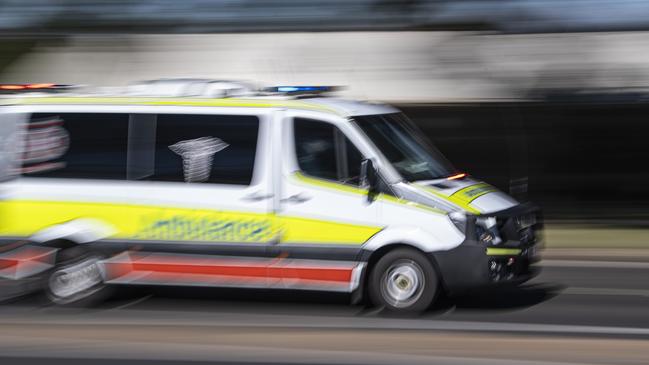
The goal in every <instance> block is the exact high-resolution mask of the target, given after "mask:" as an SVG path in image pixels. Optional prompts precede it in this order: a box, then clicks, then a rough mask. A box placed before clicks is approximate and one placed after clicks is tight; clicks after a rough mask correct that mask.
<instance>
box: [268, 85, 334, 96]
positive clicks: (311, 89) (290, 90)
mask: <svg viewBox="0 0 649 365" xmlns="http://www.w3.org/2000/svg"><path fill="white" fill-rule="evenodd" d="M336 90H338V87H336V86H273V87H268V88H265V89H264V91H266V92H271V93H282V94H319V93H327V92H332V91H336Z"/></svg>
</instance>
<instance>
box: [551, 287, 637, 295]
mask: <svg viewBox="0 0 649 365" xmlns="http://www.w3.org/2000/svg"><path fill="white" fill-rule="evenodd" d="M561 293H562V294H576V295H613V296H619V295H624V296H640V297H649V290H647V289H619V288H585V287H568V288H566V289H564V290H563V291H562V292H561Z"/></svg>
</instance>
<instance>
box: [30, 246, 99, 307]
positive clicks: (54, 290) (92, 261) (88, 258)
mask: <svg viewBox="0 0 649 365" xmlns="http://www.w3.org/2000/svg"><path fill="white" fill-rule="evenodd" d="M102 259H104V256H103V255H101V254H97V253H93V252H89V251H86V250H85V249H83V248H81V247H73V248H67V249H64V250H62V251H60V252H59V253H58V254H57V260H56V261H57V262H56V265H55V266H54V268H53V269H52V270H50V272H49V273H48V275H46V276H45V278H44V283H43V285H44V288H45V294H46V299H47V300H48V301H49V302H50V303H52V304H56V305H74V306H89V305H92V304H96V303H97V302H100V301H102V300H103V299H105V298H106V296H107V295H108V294H109V293H108V288H107V287H106V285H105V284H104V279H103V275H102V272H101V267H100V264H99V262H100V261H101V260H102Z"/></svg>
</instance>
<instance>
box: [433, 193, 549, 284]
mask: <svg viewBox="0 0 649 365" xmlns="http://www.w3.org/2000/svg"><path fill="white" fill-rule="evenodd" d="M525 214H535V215H536V216H537V223H536V224H535V225H534V226H533V227H532V229H533V233H534V234H533V236H534V238H533V239H530V238H529V237H527V235H529V232H530V231H529V230H526V231H525V233H526V237H524V239H519V238H518V236H517V231H516V230H512V228H511V221H512V220H513V219H515V218H516V217H518V216H521V215H525ZM490 216H496V217H497V218H498V219H499V220H501V221H502V222H503V223H502V226H503V227H501V229H503V230H509V232H508V237H507V239H506V241H505V242H504V243H503V244H502V245H498V246H491V247H487V246H485V244H484V243H481V242H478V241H477V240H476V239H467V240H466V241H464V242H463V243H462V244H460V245H459V246H458V247H456V248H454V249H451V250H448V251H441V252H434V253H431V254H429V255H430V258H431V260H432V261H433V262H434V263H435V265H436V266H437V269H438V271H439V273H440V275H441V276H442V283H443V285H444V288H445V289H446V291H447V292H448V293H450V294H457V293H461V292H466V291H469V290H472V289H479V288H485V287H489V286H495V285H518V284H521V283H524V282H525V281H527V280H530V279H531V278H533V277H534V276H536V275H538V273H539V269H538V267H536V266H532V264H533V263H534V262H536V261H538V260H539V256H538V250H539V249H540V248H541V246H542V239H541V231H542V223H541V219H540V218H541V217H540V212H539V209H538V208H536V207H535V206H532V205H527V204H524V205H520V206H517V207H515V209H508V210H507V211H503V212H497V213H494V214H490ZM466 237H476V235H475V220H473V221H470V222H468V224H467V232H466Z"/></svg>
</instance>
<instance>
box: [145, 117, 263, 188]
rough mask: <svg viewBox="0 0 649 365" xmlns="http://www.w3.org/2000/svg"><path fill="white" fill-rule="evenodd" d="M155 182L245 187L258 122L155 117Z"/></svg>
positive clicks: (249, 170) (251, 170)
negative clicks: (201, 183)
mask: <svg viewBox="0 0 649 365" xmlns="http://www.w3.org/2000/svg"><path fill="white" fill-rule="evenodd" d="M155 128H156V132H155V135H156V138H155V153H154V155H155V166H154V168H153V175H152V176H150V177H148V178H146V179H149V180H155V181H177V182H194V183H200V182H203V183H214V184H237V185H249V184H250V182H251V181H252V175H253V171H254V165H255V154H256V152H257V139H258V135H259V119H258V118H257V117H255V116H244V115H186V114H159V115H157V121H156V127H155Z"/></svg>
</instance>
